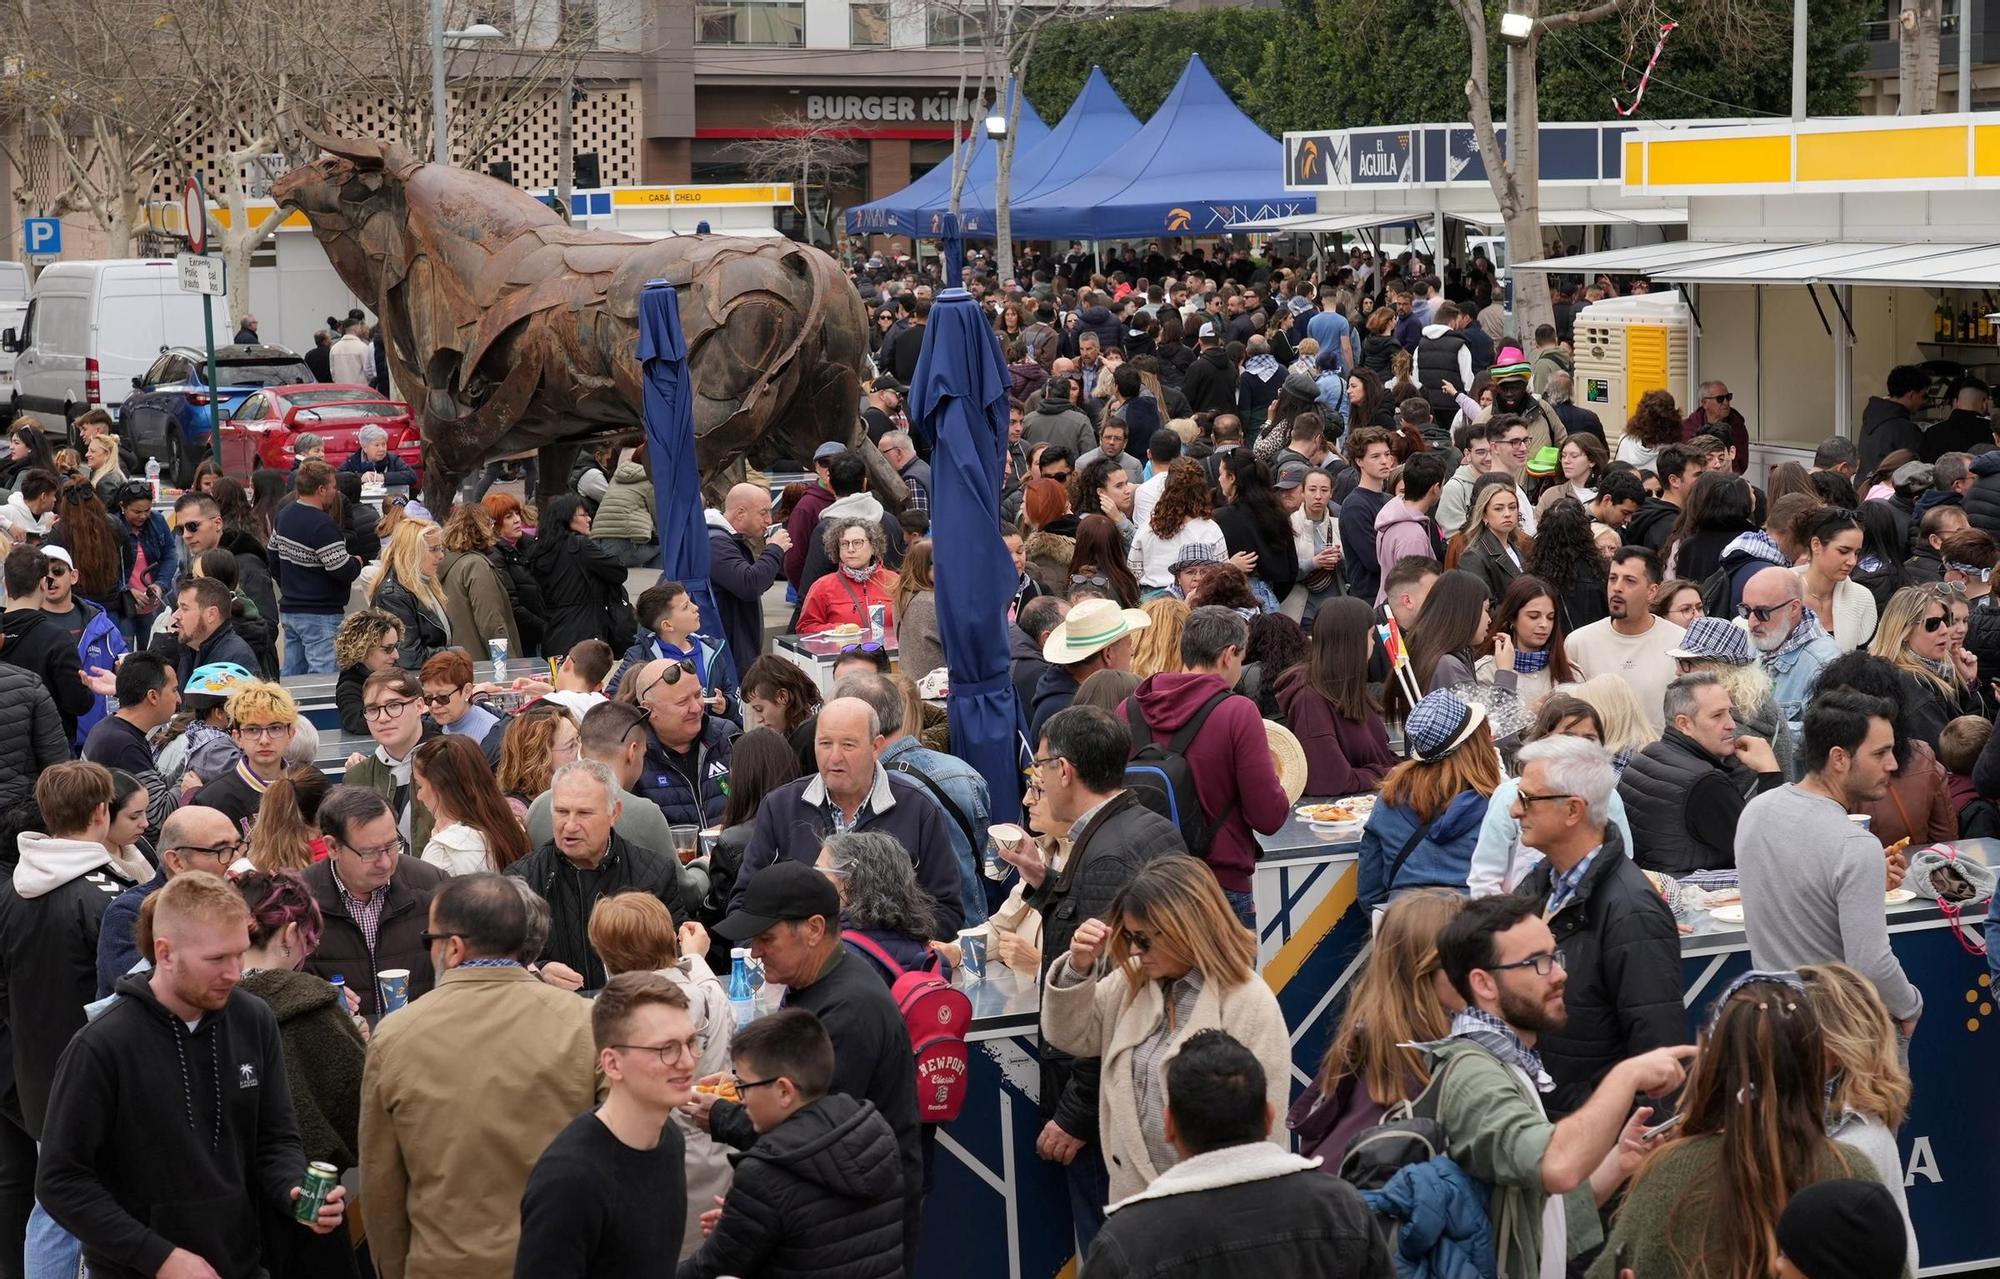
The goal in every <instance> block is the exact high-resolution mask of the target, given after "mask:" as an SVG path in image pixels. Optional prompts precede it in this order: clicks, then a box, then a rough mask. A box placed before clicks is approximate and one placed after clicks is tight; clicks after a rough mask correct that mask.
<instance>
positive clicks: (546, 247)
mask: <svg viewBox="0 0 2000 1279" xmlns="http://www.w3.org/2000/svg"><path fill="white" fill-rule="evenodd" d="M307 136H308V137H309V138H310V139H311V140H312V141H313V142H315V143H317V144H318V145H319V146H320V147H321V148H322V149H324V150H325V151H327V152H328V153H329V156H328V158H324V159H320V160H317V161H314V162H313V163H311V164H308V165H305V166H304V167H302V168H298V169H294V170H292V171H291V172H290V173H287V174H286V175H285V176H284V177H282V178H280V179H279V180H278V181H277V183H276V184H275V185H274V186H273V187H272V194H273V196H274V197H275V198H276V199H277V200H278V201H280V202H281V203H283V204H286V205H290V206H291V207H293V208H296V209H298V210H299V211H300V212H301V213H303V214H304V215H305V216H306V219H307V220H308V221H309V222H311V224H312V229H313V234H314V235H315V236H317V237H318V238H319V241H320V243H321V244H322V245H324V246H325V248H326V254H327V257H328V258H330V259H331V260H332V262H333V266H334V269H335V270H336V271H338V272H339V273H340V278H341V279H342V280H343V281H345V282H346V284H347V286H348V288H350V289H352V290H353V291H354V292H355V293H356V294H357V295H359V296H360V297H361V298H363V299H364V300H365V301H366V302H367V303H368V305H369V306H370V307H371V308H372V309H373V310H374V311H375V313H376V314H377V315H379V316H380V317H381V323H382V326H383V328H384V330H385V331H386V337H385V346H386V349H387V352H388V358H389V365H390V373H391V376H392V378H393V379H394V384H395V386H396V387H397V389H398V390H399V391H401V392H402V393H403V394H404V395H405V396H406V397H407V398H408V399H409V400H410V401H411V403H412V404H413V405H414V406H415V407H416V411H417V420H418V422H419V423H420V426H421V430H422V432H423V437H424V461H425V480H424V488H425V494H424V495H425V498H426V500H427V502H428V503H429V504H430V505H431V507H432V509H433V510H438V511H442V510H444V509H447V508H448V507H449V501H450V497H451V496H452V494H454V493H455V492H456V489H457V486H458V484H459V482H460V481H461V480H463V479H464V477H465V476H466V475H468V474H469V473H471V472H472V471H473V470H474V469H475V468H476V467H477V466H479V465H480V464H481V463H483V462H485V461H487V460H488V459H490V458H494V457H503V456H507V455H510V454H516V453H520V452H524V451H526V450H529V449H539V450H541V462H542V472H541V473H542V476H543V483H544V484H545V485H546V486H548V489H549V491H550V492H554V491H556V489H557V486H560V485H561V484H563V483H564V480H565V478H566V477H567V475H568V473H569V463H570V460H571V459H572V458H573V457H574V456H575V453H576V450H577V447H578V446H579V444H580V443H581V442H582V441H584V440H587V439H590V438H592V437H603V436H606V435H613V434H629V433H632V432H634V431H636V430H637V429H639V426H640V424H641V422H642V420H643V419H642V410H641V407H640V406H641V395H640V378H641V373H640V368H639V363H638V360H637V359H636V358H635V355H634V351H635V348H636V347H637V345H638V340H639V324H638V315H639V294H640V292H641V290H642V289H643V288H644V287H645V284H646V282H647V281H648V280H653V279H664V280H669V281H671V282H672V283H673V284H674V286H675V287H676V288H677V289H678V290H679V292H680V298H681V322H682V325H683V327H684V328H685V329H686V335H687V343H688V366H689V370H690V374H691V377H692V380H693V383H694V390H695V399H694V406H695V409H694V417H695V448H696V456H697V458H698V460H699V464H700V467H701V472H702V477H703V480H704V485H705V487H706V488H708V490H709V491H710V493H711V495H713V493H714V492H715V491H716V490H717V489H719V488H721V487H723V486H726V484H727V483H728V482H730V481H731V480H733V479H734V478H736V477H738V476H740V475H741V473H742V471H743V469H744V466H745V464H746V463H747V464H754V465H765V466H768V465H769V464H770V463H771V462H773V461H775V460H776V459H778V458H781V457H784V458H795V459H798V460H800V461H802V462H803V461H805V460H807V459H809V458H811V456H812V453H813V450H814V449H815V448H817V447H818V446H819V445H820V444H821V443H823V442H825V441H828V440H838V441H841V442H843V443H846V444H848V445H850V446H851V447H854V448H856V449H859V450H860V451H861V452H862V455H863V456H864V457H865V458H866V459H867V461H868V465H869V469H870V471H871V474H872V477H873V488H874V489H875V491H876V492H877V493H879V494H880V495H881V496H882V497H883V498H884V499H886V500H887V501H888V502H890V503H891V504H899V503H900V502H901V501H902V499H903V498H904V496H905V493H906V490H905V488H904V485H903V483H902V481H901V480H900V478H898V477H897V475H896V473H895V469H894V468H893V467H891V466H890V465H889V464H888V461H887V459H885V458H883V457H882V455H881V454H880V453H879V452H878V451H877V450H876V449H875V447H874V446H873V445H872V444H870V443H869V442H868V438H867V433H866V432H865V431H864V430H863V429H862V424H861V420H860V416H859V414H858V411H857V409H858V405H859V402H860V377H861V373H862V369H863V367H864V363H863V362H864V359H865V356H866V353H867V349H868V347H867V341H868V339H867V317H866V312H865V309H864V308H863V306H862V304H861V299H860V297H859V296H858V295H857V294H856V292H855V290H854V288H853V287H852V285H851V284H849V282H848V281H847V279H846V278H845V277H844V276H843V274H842V273H841V271H840V269H839V268H838V266H836V264H835V263H834V262H833V260H832V259H831V258H829V257H827V256H826V255H825V254H824V253H821V252H820V251H819V250H817V249H814V248H810V247H808V246H805V245H801V244H795V243H793V242H791V241H789V240H781V239H753V238H737V237H731V236H720V235H716V236H681V237H668V238H666V239H662V240H654V241H649V240H642V239H637V238H634V237H632V236H627V235H620V234H618V233H616V232H612V231H584V230H578V229H575V228H572V227H571V226H570V225H569V224H568V223H567V222H565V221H564V220H563V219H562V217H561V216H560V215H559V214H557V213H556V212H555V210H553V209H551V208H549V207H548V206H547V205H545V204H543V203H542V202H541V201H539V200H536V199H534V198H533V197H532V196H529V195H528V194H527V193H526V192H523V191H519V190H516V189H515V188H514V187H511V186H509V185H507V184H506V183H504V182H499V181H496V180H495V179H492V178H489V177H486V176H484V175H482V174H478V173H473V172H469V171H467V170H465V169H458V168H453V167H450V166H448V165H439V164H424V163H421V162H419V161H418V160H416V159H415V158H414V157H413V156H412V155H411V154H410V153H409V152H408V151H407V150H405V149H404V148H403V147H402V146H401V145H399V144H397V143H383V142H378V141H370V140H356V139H348V138H337V137H330V136H327V135H324V134H320V133H315V132H311V131H308V132H307Z"/></svg>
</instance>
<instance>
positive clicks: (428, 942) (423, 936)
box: [417, 928, 465, 946]
mask: <svg viewBox="0 0 2000 1279" xmlns="http://www.w3.org/2000/svg"><path fill="white" fill-rule="evenodd" d="M463 936H465V934H464V933H434V932H432V931H431V930H430V929H428V928H426V929H425V930H424V931H423V932H421V933H418V934H417V939H418V940H419V941H421V942H423V944H424V945H425V946H435V945H437V944H438V943H439V942H441V941H446V940H448V939H450V938H453V937H463Z"/></svg>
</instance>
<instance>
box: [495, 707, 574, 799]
mask: <svg viewBox="0 0 2000 1279" xmlns="http://www.w3.org/2000/svg"><path fill="white" fill-rule="evenodd" d="M581 741H582V739H581V738H580V737H579V736H578V734H577V729H576V719H575V718H574V717H573V716H572V715H571V714H570V713H569V710H568V708H567V707H563V706H558V705H556V704H555V703H553V702H537V703H535V704H534V705H533V706H531V707H529V708H528V709H527V710H525V711H522V712H521V713H520V714H519V715H516V716H515V717H514V718H513V720H511V721H510V722H509V723H508V725H507V731H506V732H505V733H504V734H503V735H502V736H501V738H500V768H499V771H498V774H497V776H496V777H495V779H494V780H495V781H497V782H498V783H499V784H500V790H501V793H502V794H504V795H505V796H506V797H507V807H508V808H509V809H510V810H511V811H512V812H513V814H514V820H515V822H517V823H519V824H520V825H522V826H523V827H525V826H526V825H527V821H528V806H529V805H531V804H533V803H534V802H535V796H537V795H539V794H541V793H542V792H543V791H545V790H547V789H548V788H549V779H550V778H552V777H554V776H555V771H556V769H557V767H559V766H560V765H563V764H567V763H569V762H570V761H571V760H573V759H575V758H577V754H578V749H577V748H578V746H579V745H580V744H581Z"/></svg>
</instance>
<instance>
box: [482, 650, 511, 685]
mask: <svg viewBox="0 0 2000 1279" xmlns="http://www.w3.org/2000/svg"><path fill="white" fill-rule="evenodd" d="M486 651H487V653H489V654H490V655H491V656H492V658H493V682H494V683H495V684H498V685H500V687H502V688H505V687H506V686H507V641H506V639H505V638H504V637H503V638H501V639H495V640H487V641H486Z"/></svg>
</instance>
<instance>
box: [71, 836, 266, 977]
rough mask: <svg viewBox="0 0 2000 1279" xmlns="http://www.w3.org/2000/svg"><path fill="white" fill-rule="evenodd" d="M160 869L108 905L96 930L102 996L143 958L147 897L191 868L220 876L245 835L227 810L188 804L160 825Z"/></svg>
mask: <svg viewBox="0 0 2000 1279" xmlns="http://www.w3.org/2000/svg"><path fill="white" fill-rule="evenodd" d="M156 851H157V852H158V853H159V858H160V869H159V873H158V874H156V875H154V876H153V877H152V878H151V879H149V880H147V881H146V882H145V883H143V884H134V885H133V886H132V887H130V888H128V889H126V890H125V891H124V892H122V893H120V894H118V896H116V897H114V898H112V899H111V904H110V905H109V906H106V907H105V908H104V918H103V919H102V920H101V921H100V922H99V924H98V929H97V997H98V998H99V999H102V998H104V997H105V996H106V995H108V994H110V993H111V990H112V988H113V987H114V986H116V985H117V984H118V979H119V978H120V977H123V976H124V975H125V974H126V973H129V972H131V971H132V965H134V964H136V963H138V962H139V958H140V956H139V946H138V942H137V941H136V940H135V939H134V936H133V934H134V932H135V931H136V930H137V928H138V925H139V907H140V906H141V905H142V904H143V903H144V902H145V900H146V899H147V898H148V897H151V896H152V895H153V894H154V893H157V892H159V891H160V889H162V888H164V887H166V883H167V881H168V880H170V879H172V878H173V877H174V876H176V875H180V874H184V873H186V872H187V871H191V870H201V871H207V872H208V873H209V874H211V875H221V874H223V873H225V872H227V871H228V869H229V866H230V863H232V862H234V861H235V860H236V858H237V857H238V855H239V854H241V853H242V852H244V851H245V848H244V845H243V843H242V834H241V833H240V832H239V831H238V830H237V828H236V823H235V822H234V821H233V820H231V819H230V816H229V814H228V813H225V812H223V811H222V810H221V809H219V808H204V807H202V806H201V805H199V804H189V805H187V806H186V807H183V808H176V809H175V810H174V811H173V812H172V813H170V814H168V815H167V820H166V823H165V824H164V825H162V826H161V827H160V835H159V845H158V848H157V850H156Z"/></svg>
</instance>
